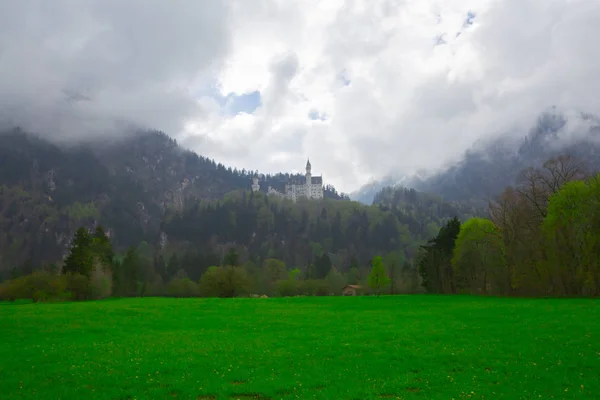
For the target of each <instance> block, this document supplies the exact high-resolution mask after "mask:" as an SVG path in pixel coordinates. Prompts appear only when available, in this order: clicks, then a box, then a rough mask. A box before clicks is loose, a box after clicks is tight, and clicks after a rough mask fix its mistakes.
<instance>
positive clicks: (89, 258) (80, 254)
mask: <svg viewBox="0 0 600 400" xmlns="http://www.w3.org/2000/svg"><path fill="white" fill-rule="evenodd" d="M93 263H94V249H93V244H92V236H91V235H90V234H89V232H88V231H87V229H85V228H84V227H81V228H79V229H77V232H75V237H74V238H73V244H72V245H71V250H70V251H69V255H68V256H67V258H66V259H65V264H64V266H63V273H65V274H66V273H74V274H81V275H85V276H88V277H89V276H90V273H91V272H92V268H93Z"/></svg>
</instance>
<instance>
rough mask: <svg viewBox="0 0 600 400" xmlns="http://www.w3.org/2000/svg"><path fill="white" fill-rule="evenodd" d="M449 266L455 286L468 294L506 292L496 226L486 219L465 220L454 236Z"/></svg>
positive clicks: (499, 238) (504, 266)
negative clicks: (454, 244) (455, 237)
mask: <svg viewBox="0 0 600 400" xmlns="http://www.w3.org/2000/svg"><path fill="white" fill-rule="evenodd" d="M452 267H453V269H454V274H455V277H456V285H457V288H460V289H467V290H470V291H471V293H474V292H482V293H488V292H489V291H493V292H496V293H498V292H500V293H502V292H506V291H507V289H508V287H507V285H509V282H510V279H509V276H508V274H507V270H506V260H505V257H504V245H503V242H502V238H501V235H500V232H499V231H498V228H497V227H496V225H494V223H493V222H492V221H490V220H489V219H486V218H471V219H469V220H468V221H467V222H465V223H464V224H463V225H462V226H461V228H460V233H459V234H458V237H457V239H456V246H455V248H454V254H453V256H452Z"/></svg>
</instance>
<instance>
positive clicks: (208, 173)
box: [0, 129, 345, 270]
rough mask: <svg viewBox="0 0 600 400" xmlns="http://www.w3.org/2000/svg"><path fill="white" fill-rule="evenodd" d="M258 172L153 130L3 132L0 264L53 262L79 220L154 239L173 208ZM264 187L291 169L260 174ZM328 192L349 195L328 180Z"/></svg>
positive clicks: (129, 241)
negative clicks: (109, 134) (116, 135)
mask: <svg viewBox="0 0 600 400" xmlns="http://www.w3.org/2000/svg"><path fill="white" fill-rule="evenodd" d="M254 175H255V172H252V171H246V170H241V171H239V170H236V169H231V168H226V167H225V166H224V165H222V164H218V163H216V162H215V161H213V160H210V159H208V158H205V157H201V156H198V155H197V154H195V153H193V152H191V151H187V150H184V149H182V148H181V147H179V146H178V145H177V143H176V141H175V140H173V139H171V138H170V137H169V136H167V135H166V134H164V133H161V132H156V131H144V132H137V133H135V134H131V135H128V136H127V137H125V138H122V139H118V140H117V139H115V140H112V141H107V142H105V143H99V142H95V143H86V144H71V145H69V146H65V145H57V144H54V143H52V142H49V141H47V140H44V139H43V138H41V137H39V136H36V135H32V134H29V133H26V132H23V131H22V130H20V129H10V130H5V131H3V132H0V270H1V269H2V268H3V266H4V267H6V266H12V265H16V264H21V263H23V262H25V261H26V260H31V261H32V262H33V263H40V262H44V261H55V260H58V259H60V258H61V256H62V255H63V254H64V252H65V251H66V249H67V248H68V246H69V244H70V243H69V241H70V238H71V237H72V235H73V233H74V232H75V230H76V229H77V228H78V227H79V226H88V227H92V226H94V225H97V224H102V225H103V226H104V227H105V228H107V229H108V232H109V234H110V235H111V240H112V241H113V242H114V243H115V245H116V246H117V247H119V248H122V247H125V246H129V245H138V244H139V243H140V242H142V241H147V242H148V243H157V242H158V238H159V237H160V233H161V225H162V224H163V220H164V218H165V216H166V215H167V214H169V213H173V212H178V211H182V210H183V209H184V207H185V205H186V204H187V203H188V202H194V201H197V200H218V199H221V198H223V196H224V195H225V194H226V193H229V192H232V191H235V190H240V189H245V190H247V189H249V188H250V185H251V184H252V176H254ZM259 177H260V180H261V183H262V186H264V188H262V189H263V190H266V188H267V186H269V185H273V186H277V185H278V184H279V183H280V182H281V181H282V180H285V179H286V178H287V177H289V175H286V174H277V175H259ZM324 195H325V197H326V198H329V199H344V198H345V197H344V196H343V195H340V194H338V193H337V192H336V191H335V188H333V187H331V186H327V187H326V188H325V193H324Z"/></svg>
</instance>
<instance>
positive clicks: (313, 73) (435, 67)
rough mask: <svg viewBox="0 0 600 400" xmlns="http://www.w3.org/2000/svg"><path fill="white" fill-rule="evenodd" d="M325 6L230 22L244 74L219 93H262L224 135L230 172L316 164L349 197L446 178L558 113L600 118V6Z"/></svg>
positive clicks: (230, 76)
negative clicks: (392, 179)
mask: <svg viewBox="0 0 600 400" xmlns="http://www.w3.org/2000/svg"><path fill="white" fill-rule="evenodd" d="M320 4H323V3H321V2H319V1H316V0H315V1H302V2H300V1H295V2H291V1H285V2H283V1H275V0H273V1H270V2H262V3H261V7H259V8H258V9H256V10H255V9H253V8H252V7H251V6H250V5H248V6H246V7H245V8H243V10H240V9H238V10H237V12H234V14H233V15H232V18H233V21H235V22H234V23H233V24H234V26H235V27H236V29H235V30H234V34H233V35H234V40H233V47H232V53H231V60H236V62H232V64H231V66H230V68H229V69H227V70H226V71H225V72H224V73H223V74H222V75H221V81H222V83H223V87H224V88H226V91H231V92H236V93H238V92H248V91H251V90H260V91H261V93H262V94H263V102H264V106H263V107H262V108H260V109H258V110H257V111H256V112H255V113H254V114H253V115H252V116H249V117H245V118H244V119H243V121H244V123H239V124H236V127H235V128H232V125H231V123H230V122H229V121H222V122H220V123H221V124H222V125H219V124H218V123H217V125H216V127H215V140H218V141H221V142H222V143H223V145H224V146H227V143H231V144H232V146H234V147H235V148H239V147H242V146H240V143H239V141H240V140H241V141H244V140H246V142H245V143H246V144H247V147H248V151H247V152H246V153H245V154H231V156H230V157H227V160H226V161H227V162H229V163H233V164H235V165H237V166H239V167H242V166H246V167H248V166H249V167H251V168H253V169H254V168H258V169H260V170H263V171H271V172H275V171H278V170H282V169H284V170H292V169H298V168H300V167H301V165H302V163H303V160H304V159H305V158H306V157H307V156H310V158H311V161H312V164H313V167H314V169H315V170H317V171H322V172H323V174H324V175H325V181H326V182H332V183H334V184H336V185H337V186H338V187H339V188H341V189H343V190H353V189H356V188H357V187H359V186H360V185H362V184H364V183H366V182H367V181H368V180H369V179H370V178H374V177H380V176H382V175H385V174H387V173H389V172H390V171H395V172H398V173H405V174H410V173H413V172H414V171H417V170H421V169H435V168H438V167H441V166H443V165H445V164H447V163H448V162H451V161H453V160H456V159H457V157H459V156H460V154H461V153H462V151H464V150H465V149H466V148H467V147H469V146H470V145H471V144H472V143H473V142H474V141H475V140H477V139H478V138H481V137H483V136H486V135H487V136H489V135H498V134H506V133H508V132H515V134H518V135H524V134H525V133H526V131H527V129H528V128H529V127H530V126H531V124H532V121H534V120H535V118H536V117H537V116H538V115H539V113H540V112H542V111H543V110H546V109H547V108H548V107H549V106H552V105H556V106H558V107H559V108H563V109H577V110H581V111H587V112H592V113H600V98H598V96H597V93H599V89H600V80H598V79H597V77H596V76H595V74H596V73H597V71H598V66H599V61H600V52H598V51H597V49H596V48H595V45H594V37H596V36H597V35H598V34H600V27H599V26H598V24H597V23H596V21H597V20H598V18H600V3H598V2H597V1H593V0H579V1H569V0H552V1H549V0H495V1H494V0H485V1H465V0H445V1H435V0H420V1H405V2H397V1H384V0H381V1H375V2H374V1H369V2H367V1H359V0H355V1H346V2H341V1H331V2H327V4H326V5H325V6H322V7H320ZM468 12H473V13H475V14H476V17H475V19H474V23H473V25H470V26H468V25H466V24H465V20H466V18H467V13H468ZM458 33H460V34H458ZM436 37H443V39H444V42H445V44H444V45H441V46H434V44H435V38H436ZM248 49H252V50H251V51H248ZM282 54H294V55H295V60H297V67H296V69H295V74H293V77H292V78H291V79H289V80H285V81H282V80H279V78H278V75H277V72H276V71H275V70H274V69H273V67H272V65H273V64H272V63H273V60H274V59H277V58H279V57H281V55H282ZM244 71H250V72H249V74H248V77H246V75H245V72H244ZM342 74H344V76H346V77H348V79H349V80H350V81H351V84H350V86H344V84H343V81H342V79H341V76H342ZM315 112H317V113H318V114H324V115H327V119H326V120H325V121H319V120H317V121H312V120H310V118H309V115H310V114H311V113H315ZM219 126H222V127H223V129H219ZM294 138H296V140H294ZM287 143H294V145H293V146H291V145H290V146H288V145H286V144H287ZM285 154H287V155H288V156H287V157H285V156H284V155H285ZM210 155H212V156H215V157H218V156H219V155H220V153H219V152H215V153H213V154H210Z"/></svg>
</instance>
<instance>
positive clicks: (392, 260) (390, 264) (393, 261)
mask: <svg viewBox="0 0 600 400" xmlns="http://www.w3.org/2000/svg"><path fill="white" fill-rule="evenodd" d="M403 262H404V254H403V253H402V252H401V251H394V252H391V253H388V254H387V256H386V257H385V261H384V264H385V266H386V267H387V270H388V271H389V277H390V293H391V294H395V293H396V292H397V290H398V284H399V280H400V267H401V266H402V264H403Z"/></svg>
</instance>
